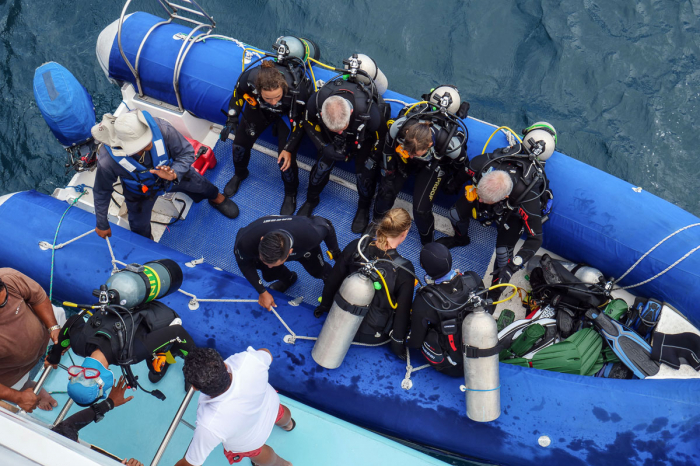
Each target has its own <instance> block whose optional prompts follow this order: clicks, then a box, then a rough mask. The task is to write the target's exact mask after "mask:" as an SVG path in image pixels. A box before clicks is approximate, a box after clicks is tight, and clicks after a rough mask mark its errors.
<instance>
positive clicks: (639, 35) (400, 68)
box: [0, 0, 700, 214]
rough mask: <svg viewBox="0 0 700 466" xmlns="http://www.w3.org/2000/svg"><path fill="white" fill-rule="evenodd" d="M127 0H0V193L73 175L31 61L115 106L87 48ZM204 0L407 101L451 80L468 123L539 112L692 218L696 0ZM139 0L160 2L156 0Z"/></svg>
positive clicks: (229, 24)
mask: <svg viewBox="0 0 700 466" xmlns="http://www.w3.org/2000/svg"><path fill="white" fill-rule="evenodd" d="M123 4H124V2H122V1H121V0H119V1H115V0H101V1H96V0H75V1H72V2H63V1H54V0H43V1H39V0H0V193H7V192H13V191H18V190H24V189H31V188H36V189H39V190H40V191H44V192H51V191H53V189H54V188H56V187H60V186H64V185H66V184H67V182H68V180H69V175H66V174H65V169H64V167H63V164H64V158H63V155H64V153H63V149H62V148H61V147H60V145H59V144H58V143H57V142H56V141H55V140H54V138H53V136H52V135H51V133H50V132H49V130H48V128H47V126H46V125H45V124H44V122H43V120H42V118H41V115H40V114H39V112H38V110H37V108H36V105H35V104H34V100H33V94H32V86H31V84H32V77H33V72H34V69H35V68H36V67H37V66H39V65H41V64H42V63H44V62H46V61H50V60H54V61H57V62H59V63H61V64H63V65H64V66H66V67H67V68H68V69H70V70H71V71H72V72H73V73H74V74H75V75H76V77H77V78H78V79H79V80H80V81H81V82H82V83H83V85H84V86H85V87H86V88H87V89H88V90H89V91H90V93H91V94H92V96H93V99H94V102H95V105H96V107H97V114H98V115H101V114H102V113H104V112H107V111H110V110H112V109H114V108H115V107H116V105H117V104H118V102H119V93H118V91H117V89H116V88H115V87H113V86H112V85H111V84H109V83H108V82H107V80H106V79H105V77H104V75H103V73H102V71H101V69H100V68H99V66H98V64H97V61H96V59H95V53H94V49H95V40H96V38H97V35H98V34H99V32H100V30H101V29H102V28H103V27H105V26H106V25H107V24H109V23H110V22H111V21H113V20H114V19H116V18H117V17H118V15H119V13H120V11H121V9H122V6H123ZM201 4H202V5H203V6H204V7H205V9H207V10H208V11H209V12H210V13H211V14H212V15H213V16H214V17H215V19H216V20H217V23H218V26H217V30H218V31H219V32H220V33H223V34H227V35H231V36H233V37H236V38H239V39H242V40H244V41H245V42H248V43H250V44H254V45H257V46H260V47H266V46H269V45H270V44H271V43H272V42H273V41H274V39H275V38H276V37H277V36H279V35H282V34H293V35H302V36H305V37H308V38H311V39H313V40H314V41H316V42H317V43H318V44H319V45H320V47H321V50H322V58H323V59H324V60H325V61H327V62H331V63H334V64H339V62H340V60H341V59H342V58H343V57H346V56H348V55H349V54H351V53H352V52H364V53H367V54H369V55H371V56H372V57H373V58H374V59H375V60H376V61H377V62H378V63H379V65H380V67H381V68H382V69H383V70H384V72H385V74H386V75H387V76H388V78H389V83H390V87H391V88H392V89H394V90H397V91H399V92H401V93H404V94H407V95H409V96H414V97H418V96H419V95H420V94H422V93H423V92H425V91H426V90H428V89H430V88H431V87H433V86H435V85H438V84H441V83H452V84H455V85H457V86H458V87H459V88H460V89H461V90H462V95H463V96H464V97H465V98H466V99H467V100H468V101H469V102H471V115H473V116H475V117H477V118H480V119H483V120H487V121H490V122H494V123H498V124H505V125H507V126H510V127H512V128H514V129H516V130H519V129H520V128H523V127H524V126H525V125H526V124H528V123H532V122H534V121H537V120H546V121H549V122H551V123H552V124H554V126H555V127H556V128H557V130H558V131H559V135H560V137H559V141H560V142H559V148H560V149H561V151H562V152H565V153H566V154H568V155H570V156H572V157H575V158H577V159H579V160H582V161H584V162H586V163H588V164H591V165H594V166H596V167H598V168H600V169H602V170H605V171H607V172H609V173H612V174H613V175H616V176H618V177H620V178H623V179H625V180H627V181H629V182H630V183H633V184H635V185H638V186H642V187H643V188H644V189H646V190H648V191H651V192H653V193H655V194H657V195H659V196H661V197H663V198H665V199H667V200H669V201H671V202H673V203H675V204H677V205H679V206H680V207H682V208H684V209H687V210H689V211H691V212H693V213H695V214H700V196H699V195H698V194H697V190H696V189H694V188H695V186H696V185H697V184H696V179H697V176H698V173H699V172H700V166H699V165H698V164H697V162H696V160H697V156H696V150H697V136H696V127H695V126H696V122H697V121H698V119H699V117H700V107H698V105H697V104H698V91H699V90H700V66H698V59H697V57H698V56H700V53H699V52H700V50H698V49H699V43H700V35H699V34H698V15H699V14H700V2H698V1H697V0H696V1H679V0H657V1H649V0H643V1H620V0H617V1H610V0H608V1H593V0H562V1H555V0H521V1H508V2H488V1H453V0H441V1H439V2H433V1H409V2H405V1H399V0H379V1H357V0H354V1H353V0H351V1H342V2H339V1H321V0H288V1H283V0H279V1H262V0H245V1H243V0H201ZM133 8H138V9H142V10H145V11H149V12H152V13H156V14H158V13H160V11H161V10H160V7H159V6H158V4H157V2H156V1H155V0H140V1H135V2H133ZM591 188H592V189H595V187H594V186H592V187H591Z"/></svg>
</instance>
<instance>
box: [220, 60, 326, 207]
mask: <svg viewBox="0 0 700 466" xmlns="http://www.w3.org/2000/svg"><path fill="white" fill-rule="evenodd" d="M275 68H276V69H277V70H278V71H280V73H282V74H283V75H284V78H285V80H286V81H287V86H288V91H287V92H286V94H285V95H284V97H282V100H280V102H279V104H278V105H277V106H276V107H272V106H270V105H269V104H267V103H266V102H265V101H264V100H263V98H262V96H261V95H260V91H259V90H258V89H256V88H255V79H256V77H257V75H258V72H259V70H260V66H255V67H253V68H249V69H247V70H246V71H244V72H243V73H242V74H241V76H240V77H239V78H238V82H237V83H236V87H235V88H234V89H233V97H232V98H231V102H230V103H229V109H233V110H234V111H235V112H236V115H242V116H241V117H240V124H239V125H238V128H237V129H236V132H235V141H234V145H233V165H234V167H235V169H236V175H238V176H239V177H240V178H246V177H247V176H248V163H249V162H250V151H251V149H252V148H253V144H255V141H257V139H258V138H259V137H260V135H261V134H262V132H263V131H264V130H265V129H266V128H267V127H268V126H270V125H274V126H273V129H272V132H273V135H276V136H277V148H278V153H281V152H282V151H288V152H290V153H291V154H292V162H291V165H290V166H289V168H288V169H287V171H283V172H281V174H282V182H283V183H284V193H285V194H286V195H295V194H296V193H297V189H298V188H299V168H298V166H297V151H298V150H299V144H301V139H302V136H303V134H304V133H303V131H302V130H301V121H302V118H303V116H304V113H305V111H306V102H307V100H308V98H309V96H310V95H311V93H312V92H313V83H312V82H311V80H310V79H308V78H307V77H306V76H305V75H304V70H303V68H301V67H299V66H292V69H291V70H290V69H289V67H288V66H285V65H280V64H277V63H275ZM246 94H247V95H248V96H249V97H250V98H253V99H255V101H256V102H257V103H256V105H251V104H250V103H247V102H246V101H245V100H244V97H243V96H244V95H246ZM283 116H287V117H289V122H290V124H291V130H290V128H289V126H287V123H286V122H285V121H284V120H283V119H282V117H283Z"/></svg>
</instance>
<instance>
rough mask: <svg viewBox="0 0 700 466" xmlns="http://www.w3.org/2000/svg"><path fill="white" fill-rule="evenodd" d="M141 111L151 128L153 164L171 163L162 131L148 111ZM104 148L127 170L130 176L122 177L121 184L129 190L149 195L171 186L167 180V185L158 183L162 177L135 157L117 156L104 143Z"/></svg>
mask: <svg viewBox="0 0 700 466" xmlns="http://www.w3.org/2000/svg"><path fill="white" fill-rule="evenodd" d="M142 113H143V116H144V117H145V118H146V122H148V126H149V127H150V128H151V132H152V133H153V147H152V148H151V151H150V152H151V161H152V162H153V166H154V167H160V166H162V165H166V166H170V165H172V163H173V161H172V160H171V159H170V156H169V155H168V150H167V149H166V148H165V140H164V139H163V133H161V132H160V128H159V127H158V124H156V121H155V120H154V119H153V117H152V116H151V115H150V113H148V112H142ZM104 148H105V149H107V153H109V155H110V156H111V157H112V160H114V161H115V162H116V163H118V164H119V165H120V166H121V167H122V168H124V169H125V170H126V171H128V172H129V176H131V178H126V177H122V184H123V185H124V187H125V188H126V189H128V190H129V191H131V192H133V193H136V194H140V195H142V196H151V195H156V194H159V193H160V192H165V191H168V189H169V188H170V186H172V182H168V183H167V186H165V185H163V183H158V181H159V180H162V178H160V177H158V176H157V175H154V174H153V173H151V172H150V171H149V169H148V168H146V167H144V166H143V165H141V164H140V163H139V162H138V160H136V158H135V157H133V156H128V157H117V156H115V155H114V153H113V152H112V148H111V147H109V146H107V145H105V146H104ZM163 181H165V180H163ZM156 183H158V185H157V186H158V188H157V189H156V190H155V191H154V186H156ZM144 187H145V188H144Z"/></svg>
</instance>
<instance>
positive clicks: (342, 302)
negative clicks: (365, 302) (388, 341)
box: [334, 293, 369, 317]
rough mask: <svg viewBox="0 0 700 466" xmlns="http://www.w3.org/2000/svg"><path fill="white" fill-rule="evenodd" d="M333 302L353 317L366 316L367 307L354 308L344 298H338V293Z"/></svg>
mask: <svg viewBox="0 0 700 466" xmlns="http://www.w3.org/2000/svg"><path fill="white" fill-rule="evenodd" d="M334 301H335V303H336V304H337V305H338V306H340V308H341V309H342V310H344V311H345V312H349V313H350V314H352V315H355V316H360V317H364V316H365V315H367V312H369V306H355V305H354V304H350V303H349V302H347V301H346V300H345V298H343V297H342V296H340V293H336V294H335V299H334Z"/></svg>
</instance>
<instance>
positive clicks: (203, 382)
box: [182, 348, 231, 396]
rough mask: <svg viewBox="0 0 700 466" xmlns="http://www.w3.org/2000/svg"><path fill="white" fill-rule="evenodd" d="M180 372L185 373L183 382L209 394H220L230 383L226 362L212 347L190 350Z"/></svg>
mask: <svg viewBox="0 0 700 466" xmlns="http://www.w3.org/2000/svg"><path fill="white" fill-rule="evenodd" d="M182 373H183V374H184V375H185V382H187V383H190V384H192V386H193V387H194V388H196V389H197V390H199V391H201V392H202V393H204V394H205V395H209V396H219V395H221V394H222V393H224V392H225V391H226V390H227V389H228V387H229V385H230V384H231V376H230V375H229V372H228V369H227V368H226V364H225V363H224V360H223V358H222V357H221V355H220V354H219V352H218V351H216V350H215V349H213V348H194V349H193V350H191V351H190V352H189V353H188V354H187V357H186V358H185V365H184V366H183V368H182Z"/></svg>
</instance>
